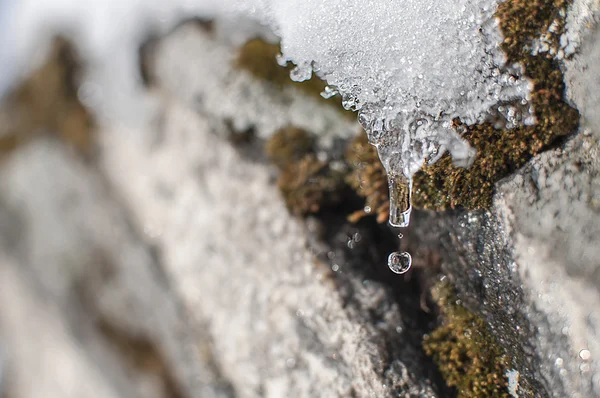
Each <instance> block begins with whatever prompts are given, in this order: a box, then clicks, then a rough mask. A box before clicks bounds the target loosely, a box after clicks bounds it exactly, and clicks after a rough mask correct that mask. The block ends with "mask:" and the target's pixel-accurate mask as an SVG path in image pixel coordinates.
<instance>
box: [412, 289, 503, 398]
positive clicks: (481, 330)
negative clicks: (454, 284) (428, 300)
mask: <svg viewBox="0 0 600 398" xmlns="http://www.w3.org/2000/svg"><path fill="white" fill-rule="evenodd" d="M432 295H433V297H434V299H435V300H436V302H437V304H438V306H439V310H440V317H441V319H442V322H441V325H440V326H439V327H438V328H437V329H435V330H434V331H433V332H431V333H430V334H428V335H426V336H425V337H424V339H423V349H424V350H425V353H426V354H427V355H429V356H431V357H432V358H433V360H434V362H435V363H436V365H437V366H438V368H439V370H440V372H441V374H442V376H443V378H444V380H445V381H446V383H447V384H448V386H450V387H455V388H456V391H457V397H458V398H486V397H490V398H492V397H494V398H508V397H509V396H510V395H509V393H508V390H507V385H508V380H507V377H506V372H507V370H509V369H510V361H509V359H508V357H507V356H506V355H505V353H504V351H503V349H502V348H501V346H500V345H499V344H498V342H497V341H496V338H495V337H494V336H493V334H492V333H491V331H490V329H489V327H488V325H487V324H486V322H485V321H484V320H483V319H482V318H480V317H479V316H477V315H475V314H474V313H473V312H471V311H469V310H468V309H467V308H465V307H464V306H462V305H461V303H460V301H459V300H458V298H457V297H456V295H455V294H454V292H453V290H452V288H451V287H450V286H449V285H447V284H445V283H440V284H438V285H437V286H436V287H435V288H434V289H432Z"/></svg>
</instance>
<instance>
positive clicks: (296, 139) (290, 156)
mask: <svg viewBox="0 0 600 398" xmlns="http://www.w3.org/2000/svg"><path fill="white" fill-rule="evenodd" d="M314 144H315V140H314V137H312V136H311V135H310V134H309V133H308V132H307V131H306V130H303V129H300V128H298V127H294V126H287V127H284V128H282V129H280V130H278V131H277V132H276V133H275V134H273V136H272V137H271V138H270V139H269V140H268V141H267V142H266V143H265V152H266V153H267V156H268V157H269V160H270V161H271V162H273V163H275V165H277V167H279V168H280V169H284V168H285V167H286V166H287V165H288V163H291V162H294V161H297V160H299V159H301V158H303V157H304V156H305V155H306V154H308V153H311V152H314Z"/></svg>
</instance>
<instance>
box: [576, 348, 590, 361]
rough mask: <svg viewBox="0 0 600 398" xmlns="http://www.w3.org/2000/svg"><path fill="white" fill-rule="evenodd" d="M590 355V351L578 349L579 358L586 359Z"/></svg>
mask: <svg viewBox="0 0 600 398" xmlns="http://www.w3.org/2000/svg"><path fill="white" fill-rule="evenodd" d="M591 356H592V354H591V353H590V350H585V349H583V350H581V351H579V358H581V359H583V360H584V361H587V360H588V359H590V357H591Z"/></svg>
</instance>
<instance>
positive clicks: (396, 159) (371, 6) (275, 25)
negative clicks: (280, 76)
mask: <svg viewBox="0 0 600 398" xmlns="http://www.w3.org/2000/svg"><path fill="white" fill-rule="evenodd" d="M498 2H499V0H398V1H389V0H343V1H342V0H220V1H217V0H176V1H168V0H151V1H147V2H142V1H139V0H124V1H116V0H110V1H104V0H95V1H89V2H85V4H83V3H82V2H79V1H77V0H52V1H47V2H38V1H35V0H21V1H16V0H10V1H8V2H7V3H6V4H5V5H4V6H3V7H2V8H0V20H5V21H9V22H10V23H9V24H6V25H5V27H4V28H5V29H8V30H10V32H11V33H14V35H12V36H11V35H4V38H3V39H1V38H0V41H1V42H0V49H1V50H0V61H2V62H1V63H2V64H3V70H2V72H3V73H2V74H0V75H2V76H3V79H4V80H0V94H1V91H2V90H6V88H7V86H8V85H9V83H8V82H9V81H10V79H11V78H12V77H13V75H14V74H15V73H16V74H19V73H22V71H24V70H26V69H27V68H25V69H23V68H22V66H24V65H27V62H26V61H25V60H27V59H28V58H31V57H32V54H33V53H34V52H35V51H34V50H33V47H34V45H35V44H36V41H39V40H41V39H40V38H41V37H48V36H49V35H48V31H49V30H55V31H56V30H59V31H61V32H63V33H64V32H70V33H72V35H71V36H72V37H73V38H75V39H76V40H77V41H78V43H77V45H78V47H79V49H80V50H82V52H83V53H84V55H85V56H86V57H87V58H88V60H91V64H90V65H91V68H90V69H94V68H96V69H98V67H97V65H95V64H94V62H96V61H97V62H104V64H103V66H102V68H99V69H100V70H101V72H99V74H100V75H101V76H100V77H99V78H98V79H100V80H102V79H103V80H104V81H105V83H106V82H113V83H111V85H110V86H109V85H108V84H105V87H104V89H103V92H102V95H103V96H105V97H108V96H112V97H115V98H117V97H123V96H124V95H127V93H126V92H127V91H129V93H130V95H131V97H132V98H134V97H135V94H136V93H138V92H139V88H138V87H137V86H136V87H133V86H132V84H133V83H127V82H131V81H133V80H131V79H126V78H123V77H121V76H120V74H121V73H129V74H131V73H134V72H132V71H134V70H136V64H135V63H136V62H137V60H136V58H135V57H136V55H137V48H138V46H139V44H140V43H141V42H142V40H144V38H145V37H147V34H149V33H150V32H155V31H159V32H165V31H167V30H168V28H169V26H172V25H173V24H175V23H177V21H180V20H182V19H183V18H189V17H195V16H200V17H205V18H216V19H217V21H229V22H230V23H229V24H227V23H225V24H224V25H223V24H221V25H222V26H227V27H228V28H227V29H225V30H223V29H221V31H222V32H223V33H224V34H229V35H231V37H236V39H235V41H236V42H241V41H242V40H243V39H244V38H247V37H248V34H251V32H250V33H248V32H245V31H244V29H243V26H244V24H243V23H241V22H240V21H242V20H244V18H245V19H246V20H256V21H258V22H260V23H262V24H263V25H265V26H268V27H270V29H272V30H273V32H274V33H275V34H276V35H277V36H279V37H280V38H281V56H280V57H279V58H278V62H279V63H280V64H285V63H286V62H292V63H293V64H295V65H296V66H295V67H294V68H293V69H292V71H291V73H290V77H291V78H292V79H293V80H295V81H304V80H307V79H310V78H311V76H312V75H313V73H315V74H317V75H318V76H319V77H321V78H323V79H325V80H326V81H327V83H328V88H327V89H326V90H325V91H324V92H323V96H325V97H330V96H332V95H334V94H335V93H337V94H339V95H340V96H341V97H342V104H343V106H344V107H345V108H347V109H352V110H355V111H357V112H358V120H359V122H360V123H361V125H362V126H363V127H364V129H365V130H366V132H367V135H368V137H369V141H370V142H371V143H372V144H373V145H375V146H376V147H377V150H378V152H379V156H380V158H381V160H382V162H383V164H384V166H385V168H386V170H387V172H388V175H389V176H390V179H397V178H399V176H404V178H405V179H406V182H407V183H408V185H409V186H410V181H411V178H412V176H413V174H414V173H415V172H417V171H418V170H419V169H420V168H421V167H422V165H423V164H424V162H425V161H428V162H435V161H436V160H437V159H439V158H440V157H441V156H442V155H443V154H444V153H445V152H446V151H448V152H450V153H451V155H452V157H453V159H454V164H455V165H457V166H462V167H468V166H469V165H470V164H471V163H472V162H473V159H474V157H475V156H476V153H475V151H474V150H473V148H471V147H470V146H469V144H468V142H467V141H466V140H465V139H464V138H463V137H462V136H461V131H457V129H456V127H455V125H456V124H455V123H453V121H454V120H459V121H460V122H462V123H463V124H466V125H470V124H473V123H478V122H481V121H483V120H484V119H488V120H490V119H491V120H492V121H493V123H494V125H495V126H497V127H498V128H513V127H515V126H517V125H519V124H523V123H524V124H531V123H533V121H534V120H533V119H532V116H531V109H530V105H529V102H528V99H529V98H528V97H529V90H530V83H529V81H528V80H527V79H525V78H523V77H521V72H520V67H519V66H518V65H507V64H506V56H505V54H504V53H503V52H502V50H501V48H500V42H501V40H502V37H501V34H500V31H499V28H498V23H497V21H496V19H495V18H494V17H493V15H494V12H495V9H496V6H497V4H498ZM217 25H218V24H217ZM240 30H241V31H240ZM9 37H14V38H16V39H15V40H13V39H12V38H11V39H9ZM38 44H39V43H38ZM99 60H103V61H99ZM108 60H110V62H109V61H108ZM28 67H29V68H31V66H28ZM15 71H17V72H15ZM122 71H125V72H122ZM109 77H110V78H109ZM0 79H1V78H0ZM92 84H93V82H92ZM83 94H85V95H84V97H85V98H86V99H89V100H90V101H92V100H94V99H95V98H96V97H94V96H93V95H92V96H91V97H90V98H88V94H90V93H89V92H87V91H85V90H84V91H82V95H83ZM105 102H106V103H109V104H111V103H114V104H121V102H119V101H111V100H110V99H108V98H105ZM130 102H132V103H135V104H137V103H139V102H140V101H133V100H132V101H130ZM114 108H116V109H125V108H126V109H130V107H124V106H121V105H118V106H115V107H114ZM129 113H130V114H132V113H135V112H129ZM392 185H394V181H392V180H390V187H391V186H392ZM392 193H393V192H392ZM403 212H404V210H403V211H401V212H400V213H403ZM408 212H410V208H409V209H408ZM408 215H409V213H407V214H405V216H406V217H405V218H406V220H407V221H406V223H407V222H408ZM390 216H391V217H392V218H391V219H390V221H391V222H392V224H393V225H400V224H404V222H403V221H402V220H400V219H398V217H397V216H396V215H394V214H391V215H390Z"/></svg>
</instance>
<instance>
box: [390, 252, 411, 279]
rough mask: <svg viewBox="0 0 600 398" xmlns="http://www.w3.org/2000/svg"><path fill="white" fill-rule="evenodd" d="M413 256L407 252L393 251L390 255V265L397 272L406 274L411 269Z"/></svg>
mask: <svg viewBox="0 0 600 398" xmlns="http://www.w3.org/2000/svg"><path fill="white" fill-rule="evenodd" d="M411 264H412V257H411V256H410V254H409V253H407V252H402V253H401V252H393V253H391V254H390V255H389V257H388V267H390V270H392V272H394V273H396V274H404V273H405V272H407V271H408V270H409V269H410V266H411Z"/></svg>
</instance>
